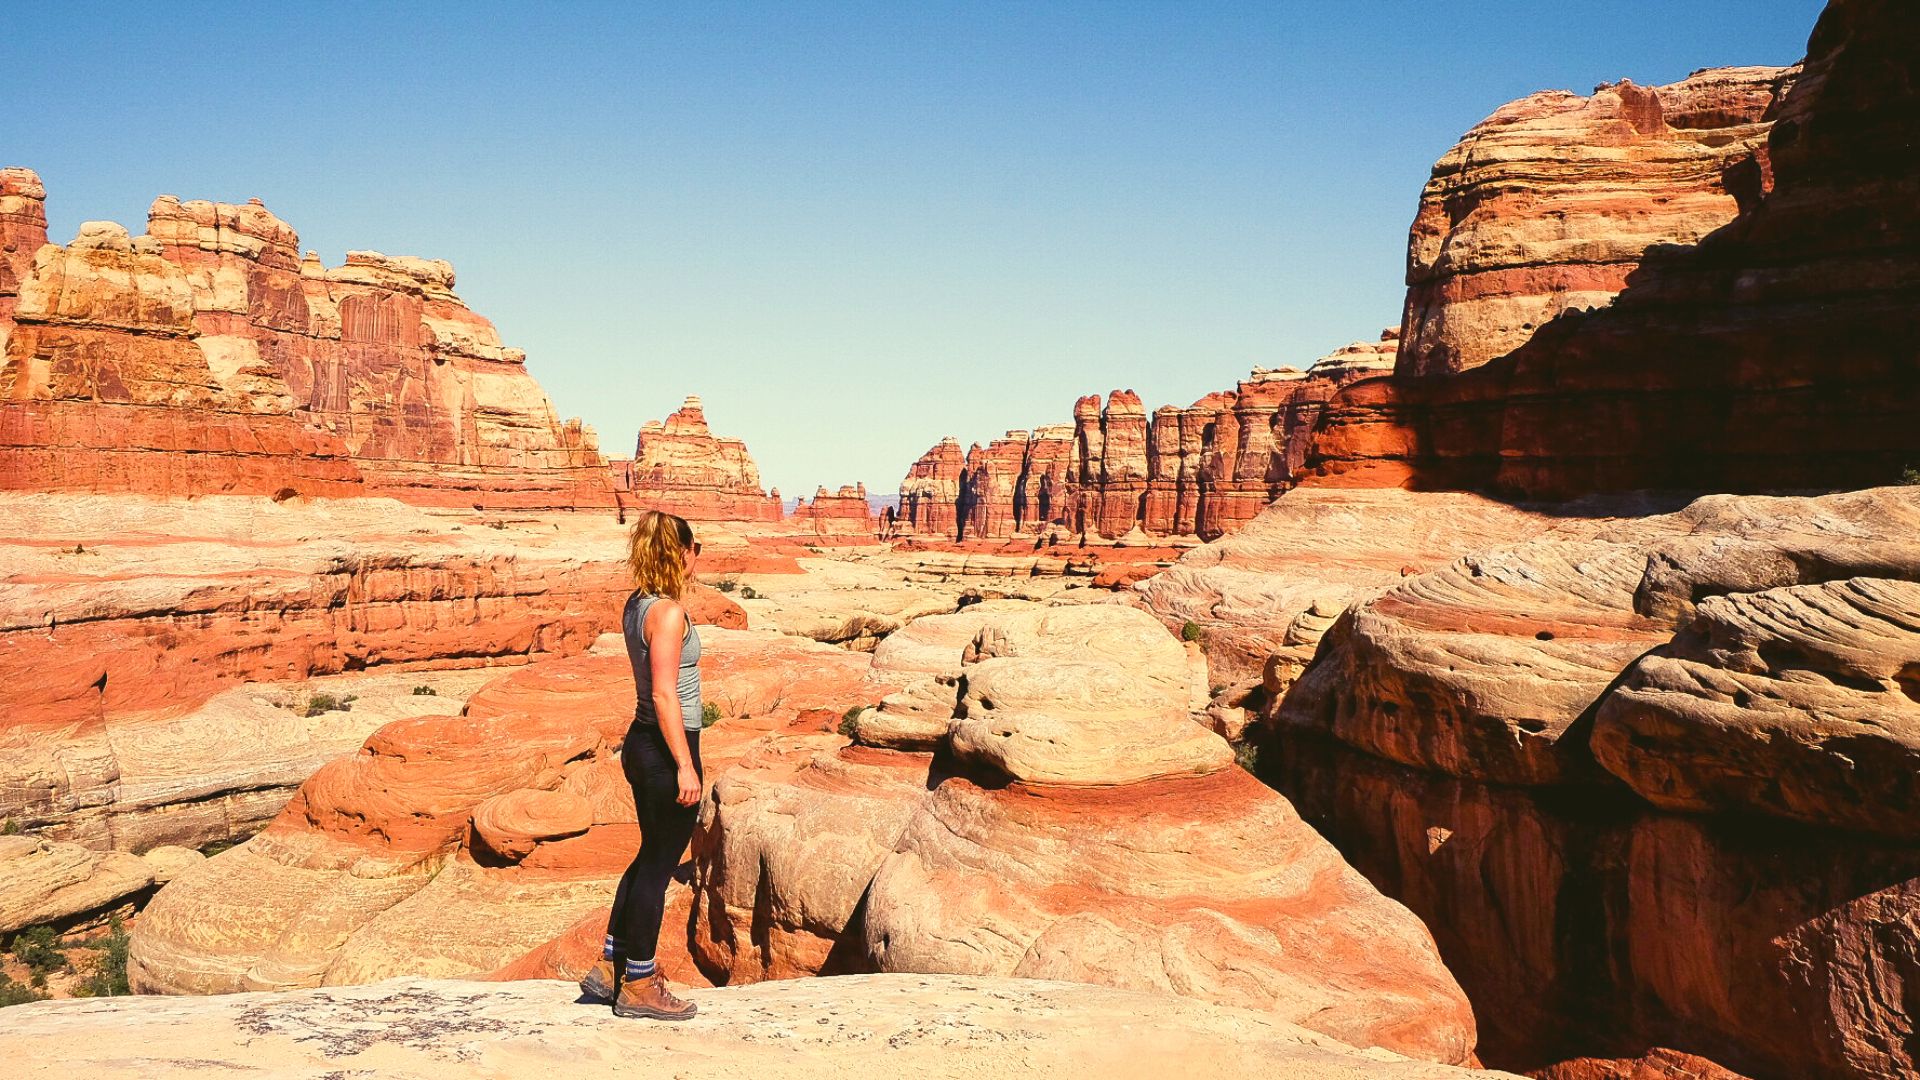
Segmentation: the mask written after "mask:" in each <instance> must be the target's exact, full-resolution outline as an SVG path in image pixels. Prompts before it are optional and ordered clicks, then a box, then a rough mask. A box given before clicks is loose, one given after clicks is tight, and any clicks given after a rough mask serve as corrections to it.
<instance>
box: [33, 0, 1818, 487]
mask: <svg viewBox="0 0 1920 1080" xmlns="http://www.w3.org/2000/svg"><path fill="white" fill-rule="evenodd" d="M1820 6H1821V5H1820V4H1819V3H1818V2H1817V0H1689V2H1687V3H1674V2H1671V0H1613V2H1610V3H1605V4H1595V3H1591V2H1586V0H1582V2H1578V3H1561V2H1555V0H1526V2H1506V0H1476V2H1464V0H1460V2H1454V0H1428V2H1399V0H1388V2H1377V3H1368V2H1364V0H1338V2H1301V3H1280V2H1273V3H1265V4H1250V5H1238V4H1226V3H1158V4H1136V3H1122V2H1117V0H1113V2H1099V3H1084V4H1081V3H1016V4H998V3H964V4H961V3H955V4H916V3H878V4H871V5H867V4H853V3H847V4H820V5H812V4H798V3H793V4H766V5H731V4H706V3H700V4H685V5H680V4H666V3H649V4H631V5H628V4H617V5H616V4H606V5H590V4H579V5H564V4H529V3H524V2H521V3H511V4H493V3H457V4H456V3H443V4H436V3H415V4H404V5H394V7H396V8H398V9H400V10H398V11H389V10H384V6H380V5H372V4H367V5H350V4H341V3H323V2H313V3H306V4H292V3H287V4H259V5H254V4H247V5H238V4H235V5H207V4H182V5H155V4H145V3H140V4H131V3H130V4H126V5H96V4H88V3H83V2H61V3H37V4H21V5H13V6H10V8H9V10H8V13H7V16H6V34H5V36H4V39H0V70H4V71H5V72H6V74H7V81H8V84H9V85H10V86H11V87H12V90H11V91H10V93H9V95H8V99H9V100H8V106H7V108H6V109H5V110H4V113H0V164H19V165H26V166H30V167H32V168H34V169H37V170H39V172H40V173H41V175H42V176H43V177H44V179H45V180H46V183H47V188H48V193H49V202H48V210H49V214H50V217H51V218H52V229H53V234H54V238H55V239H56V240H65V239H67V238H69V237H71V236H72V234H73V230H74V228H75V226H76V225H77V224H78V223H79V222H81V221H83V220H88V219H94V218H106V219H113V220H117V221H120V222H123V223H125V224H127V225H129V226H132V227H133V228H134V229H135V230H136V231H138V229H139V228H140V227H141V226H142V225H143V223H144V221H145V213H146V207H147V204H148V203H149V202H150V201H151V200H152V198H153V196H154V195H156V194H158V193H160V192H171V193H173V194H177V195H180V196H181V197H183V198H211V199H220V200H226V201H242V200H245V199H246V198H248V197H251V196H257V197H259V198H261V199H263V200H265V201H266V203H267V205H268V206H269V207H271V208H272V209H273V210H275V211H276V212H277V213H279V214H280V216H282V217H284V218H286V219H287V220H288V221H289V222H291V223H292V224H293V225H294V227H295V228H297V229H298V230H299V231H300V235H301V239H302V242H303V244H304V245H305V246H307V247H311V248H314V249H316V250H318V251H319V252H320V254H321V256H322V257H323V258H324V259H325V260H326V261H327V262H328V263H329V264H337V263H338V262H339V261H340V260H341V259H342V257H343V255H344V253H345V252H346V251H347V250H348V249H349V248H372V249H376V250H380V251H385V252H388V253H389V254H411V255H423V256H431V257H436V258H445V259H449V260H451V261H452V262H453V263H454V265H455V267H456V268H457V269H458V272H459V284H458V289H459V292H460V293H461V295H462V296H463V297H464V298H465V299H466V300H467V301H468V303H470V304H471V305H473V307H474V308H476V309H477V310H478V311H480V312H481V313H482V314H484V315H486V316H488V317H489V318H491V319H493V320H494V322H495V323H496V324H497V325H498V326H499V328H500V332H501V334H502V336H503V337H504V338H505V340H506V341H507V343H508V344H511V345H517V346H519V347H521V348H524V349H526V350H527V353H528V357H529V359H528V364H529V367H530V368H531V370H532V371H533V373H534V374H535V376H536V377H537V378H538V379H539V380H540V382H541V384H542V385H543V386H544V387H545V388H546V389H547V392H548V393H549V394H550V395H551V396H552V398H553V399H554V402H555V405H556V407H557V408H558V409H559V410H560V412H561V414H562V415H563V416H570V415H580V416H583V417H585V418H586V420H587V421H588V422H589V423H592V424H593V425H594V426H595V427H597V428H598V429H599V431H600V437H601V442H602V445H603V446H604V447H606V448H607V449H608V450H610V451H612V452H616V453H627V452H630V451H631V449H632V442H633V437H634V433H635V431H636V430H637V429H638V427H639V425H640V423H641V422H642V421H643V420H646V419H648V418H651V417H658V416H661V415H663V414H664V413H666V412H667V411H668V410H670V409H671V408H673V407H674V405H676V404H677V403H678V402H679V400H680V398H681V397H682V396H683V395H684V394H687V393H690V392H691V393H699V394H701V395H703V396H704V397H705V399H706V402H707V413H708V416H709V418H710V419H711V420H712V421H713V422H714V424H715V425H716V427H718V428H719V429H720V430H721V431H722V432H723V433H727V434H733V435H738V436H740V437H742V438H745V439H746V440H747V442H748V445H749V447H750V448H751V450H752V451H753V454H754V456H755V457H756V458H757V459H758V460H759V462H760V465H761V470H762V473H763V475H764V477H765V478H766V479H767V481H768V482H770V483H773V484H778V485H779V486H780V487H781V488H782V489H784V492H785V493H786V494H788V495H794V494H798V493H801V492H810V491H811V490H812V488H813V487H814V485H815V484H818V483H826V484H829V485H834V484H839V483H844V482H852V481H854V480H864V481H865V482H866V483H867V484H868V486H869V487H871V488H877V489H891V488H892V487H893V486H894V485H895V484H896V483H897V482H898V480H899V477H900V475H901V473H902V472H903V471H904V470H905V468H906V466H907V465H908V464H909V463H910V462H911V461H912V459H913V458H914V457H915V456H917V455H918V454H919V453H920V452H921V451H922V450H924V449H925V448H926V447H927V446H928V445H930V444H932V443H933V442H934V441H935V440H936V439H937V438H939V437H940V436H941V435H944V434H953V435H957V436H959V437H960V439H961V441H962V443H963V444H964V443H967V442H971V441H974V440H980V441H985V440H986V439H987V438H989V437H991V436H994V435H997V434H999V433H1000V432H1001V431H1002V430H1004V429H1006V428H1009V427H1029V426H1033V425H1036V424H1040V423H1052V422H1060V421H1064V420H1066V419H1068V417H1069V413H1070V408H1071V406H1072V403H1073V399H1074V398H1075V397H1076V396H1078V395H1080V394H1083V393H1091V392H1105V391H1107V390H1109V389H1113V388H1116V387H1132V388H1134V389H1136V390H1138V391H1140V393H1141V394H1142V396H1143V397H1145V399H1146V400H1147V402H1148V403H1149V406H1154V405H1159V404H1164V403H1167V402H1174V403H1177V404H1185V403H1187V402H1189V401H1191V400H1193V399H1194V398H1197V397H1199V396H1200V395H1202V394H1203V393H1205V392H1207V391H1209V390H1215V389H1223V388H1227V387H1230V386H1231V385H1232V384H1233V382H1234V381H1235V380H1236V379H1237V378H1239V377H1241V376H1242V375H1243V374H1244V373H1245V372H1246V371H1247V370H1248V369H1249V368H1251V367H1253V366H1255V365H1264V366H1275V365H1279V364H1285V363H1293V364H1304V363H1305V362H1307V361H1310V360H1312V359H1314V358H1315V357H1317V356H1320V355H1322V354H1324V353H1325V352H1327V351H1329V350H1330V349H1332V348H1334V347H1335V346H1338V345H1340V344H1342V343H1344V342H1347V341H1350V340H1353V339H1355V338H1358V337H1371V336H1373V335H1374V334H1376V333H1377V332H1378V331H1379V330H1380V328H1381V327H1383V326H1386V325H1388V324H1391V323H1395V322H1397V321H1398V319H1399V309H1400V299H1401V275H1402V272H1403V259H1404V245H1405V236H1406V227H1407V225H1408V223H1409V221H1410V220H1411V218H1412V215H1413V210H1414V205H1415V201H1416V199H1417V197H1418V195H1419V191H1420V186H1421V184H1422V182H1423V181H1424V180H1425V178H1426V175H1427V171H1428V169H1429V167H1430V166H1431V165H1432V163H1433V161H1434V159H1435V158H1436V157H1438V156H1439V155H1440V154H1441V153H1443V152H1444V151H1445V150H1446V149H1447V148H1448V147H1449V146H1450V145H1452V143H1453V142H1454V140H1455V139H1457V138H1458V137H1459V135H1460V134H1461V133H1462V132H1463V131H1464V130H1465V129H1467V128H1468V127H1470V126H1471V125H1472V124H1473V123H1475V122H1476V121H1478V120H1479V119H1480V118H1481V117H1483V116H1485V115H1486V114H1487V113H1489V112H1491V111H1492V110H1493V109H1494V108H1496V107H1497V106H1499V105H1500V104H1502V103H1503V102H1506V101H1508V100H1510V99H1513V98H1515V97H1519V96H1521V95H1524V94H1526V93H1529V92H1531V91H1533V90H1537V89H1546V88H1567V89H1573V90H1578V91H1581V92H1586V91H1588V90H1590V89H1591V88H1592V87H1593V86H1594V85H1595V84H1596V83H1600V82H1607V81H1612V80H1615V79H1618V78H1620V77H1622V76H1625V77H1630V78H1632V79H1634V80H1635V81H1637V82H1642V83H1660V82H1669V81H1672V80H1675V79H1679V78H1682V77H1684V76H1685V75H1686V74H1687V73H1688V72H1690V71H1692V70H1693V69H1696V68H1700V67H1707V66H1714V65H1722V64H1745V63H1765V64H1785V63H1791V62H1793V61H1795V60H1797V59H1799V58H1800V55H1801V53H1802V52H1803V51H1804V48H1805V44H1806V38H1807V33H1808V31H1809V30H1810V29H1811V28H1812V26H1813V22H1814V18H1815V16H1816V15H1817V14H1818V12H1819V9H1820Z"/></svg>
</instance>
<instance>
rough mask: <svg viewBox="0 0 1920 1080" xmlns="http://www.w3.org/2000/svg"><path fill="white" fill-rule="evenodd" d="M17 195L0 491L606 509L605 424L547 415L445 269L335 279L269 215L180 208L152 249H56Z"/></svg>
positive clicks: (400, 262)
mask: <svg viewBox="0 0 1920 1080" xmlns="http://www.w3.org/2000/svg"><path fill="white" fill-rule="evenodd" d="M3 186H4V194H0V222H3V223H4V224H3V227H4V229H5V237H4V241H5V242H4V244H0V246H4V247H5V248H6V249H7V251H8V256H7V258H6V259H5V260H4V261H5V262H6V263H7V270H6V271H5V273H4V275H0V294H4V296H5V298H4V300H0V320H4V324H5V325H4V327H0V329H5V330H6V333H5V335H4V336H5V340H6V354H5V357H4V359H3V360H0V402H4V404H0V454H4V457H3V458H0V460H4V462H5V464H6V466H7V467H6V468H5V469H4V470H0V476H4V477H5V486H6V487H9V488H13V489H15V490H58V491H95V492H140V493H146V494H156V495H202V494H210V493H234V494H261V495H273V494H279V493H283V492H284V493H287V494H293V493H297V494H301V495H308V496H338V495H343V494H355V493H363V494H375V495H392V496H395V497H399V498H402V499H406V500H408V501H411V502H416V503H424V504H430V505H451V506H469V505H481V506H512V507H522V508H561V507H581V506H607V505H610V504H611V502H612V499H611V493H610V492H609V490H608V486H607V483H606V478H605V475H604V468H603V465H602V463H601V460H600V458H599V455H598V452H597V449H596V444H595V439H594V435H593V432H592V431H591V430H589V429H587V428H584V427H583V426H582V425H581V424H580V422H579V421H578V420H569V421H565V422H562V421H561V420H560V419H559V418H558V417H557V416H556V415H555V414H554V411H553V407H552V405H551V404H550V403H549V402H548V400H547V398H546V395H545V394H544V393H542V392H541V390H540V388H539V386H538V385H536V384H535V383H534V381H533V379H532V378H531V377H530V376H529V375H528V374H527V373H526V368H525V357H524V355H523V354H521V353H520V352H519V350H516V349H508V348H505V347H503V346H502V345H501V343H500V340H499V337H498V335H497V334H496V333H495V332H494V329H493V327H492V325H491V324H490V323H488V322H487V321H486V320H485V319H483V318H481V317H480V316H479V315H477V314H475V313H474V312H472V311H471V310H469V309H468V308H467V307H466V306H465V305H463V304H462V303H461V302H460V300H459V298H458V297H457V296H455V295H454V293H453V281H454V276H453V268H452V267H451V266H449V265H447V264H446V263H444V262H438V261H429V260H424V259H411V258H396V257H388V256H385V255H380V254H378V253H376V252H352V253H349V255H348V257H347V262H346V264H345V265H344V266H340V267H336V268H332V269H328V268H326V267H323V266H322V265H321V264H320V262H319V261H318V260H317V259H315V258H313V257H311V256H308V257H307V258H304V259H303V258H302V257H301V256H300V255H299V237H298V236H297V235H296V234H295V233H294V231H293V229H292V228H291V227H290V226H288V225H287V224H286V223H285V222H284V221H281V220H280V219H279V218H277V217H275V216H274V215H273V214H272V213H271V212H269V211H268V210H267V209H266V208H265V207H264V206H261V205H260V204H259V203H258V202H257V201H256V202H253V203H249V204H247V205H244V206H233V205H228V204H224V203H210V202H202V201H189V202H182V201H180V200H179V199H176V198H174V197H173V196H162V197H160V198H159V199H157V200H155V201H154V203H153V206H152V208H151V209H150V211H149V214H148V223H147V234H146V235H144V236H140V237H129V236H128V235H127V233H126V230H125V229H122V228H120V227H119V226H117V225H113V224H111V223H107V222H90V223H88V224H87V225H85V226H83V227H82V228H81V230H80V234H79V235H78V236H77V237H76V238H75V239H74V241H73V242H72V243H71V244H69V245H67V246H65V247H60V246H57V245H46V246H42V245H43V244H44V241H45V239H46V236H45V216H44V211H43V210H42V209H40V207H39V200H41V199H43V198H44V191H43V190H42V189H41V188H40V187H39V184H38V181H37V179H35V178H33V177H32V174H31V173H28V172H26V170H12V171H10V172H9V179H8V180H6V181H5V183H4V185H3ZM36 241H37V242H36ZM29 258H30V259H31V264H30V265H29V264H28V263H27V260H28V259H29Z"/></svg>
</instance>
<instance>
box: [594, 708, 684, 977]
mask: <svg viewBox="0 0 1920 1080" xmlns="http://www.w3.org/2000/svg"><path fill="white" fill-rule="evenodd" d="M687 749H689V750H691V751H693V768H694V771H695V772H700V773H701V775H702V776H704V775H705V773H704V772H703V771H702V770H701V766H700V733H699V732H697V731H689V732H687ZM620 768H621V771H623V772H625V773H626V774H627V783H628V784H630V785H632V786H633V805H634V809H636V810H638V811H639V817H640V853H639V854H637V855H635V856H634V857H633V864H632V865H630V866H628V867H627V872H626V873H624V874H622V875H620V889H619V891H617V892H615V893H614V894H613V914H612V916H611V918H609V919H608V920H607V935H608V936H609V937H611V938H613V940H614V943H615V945H616V947H617V955H615V956H614V964H615V966H616V968H617V967H618V966H619V965H620V964H623V963H625V962H626V961H627V959H628V958H630V957H631V958H634V959H638V960H651V959H653V957H654V951H655V950H656V949H657V948H658V947H659V944H660V920H661V918H662V917H663V915H664V914H665V911H666V903H667V882H668V881H670V880H672V878H673V871H674V869H675V868H676V867H678V866H679V865H680V856H681V855H682V854H684V853H685V852H686V850H687V841H688V840H690V839H692V837H693V826H694V824H695V822H697V821H698V820H699V818H700V807H699V806H698V805H697V804H696V805H694V806H681V805H680V802H679V797H680V766H678V765H676V764H674V761H673V752H672V751H670V750H668V749H667V737H666V736H665V735H662V734H661V733H660V725H658V724H656V723H653V722H651V721H644V720H643V721H638V722H636V723H635V724H634V725H633V726H632V727H630V728H628V729H627V738H626V741H625V742H624V743H622V744H621V746H620Z"/></svg>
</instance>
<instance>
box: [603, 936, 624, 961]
mask: <svg viewBox="0 0 1920 1080" xmlns="http://www.w3.org/2000/svg"><path fill="white" fill-rule="evenodd" d="M619 955H620V943H619V942H618V941H615V940H613V935H612V934H608V935H607V938H606V940H605V941H604V942H602V943H601V945H600V959H602V960H606V961H608V962H611V961H612V960H613V958H614V957H616V956H619Z"/></svg>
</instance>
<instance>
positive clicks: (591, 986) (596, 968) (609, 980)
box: [580, 960, 620, 1004]
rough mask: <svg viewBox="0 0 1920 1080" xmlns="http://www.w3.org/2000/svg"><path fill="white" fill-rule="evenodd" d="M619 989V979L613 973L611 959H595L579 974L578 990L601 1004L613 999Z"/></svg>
mask: <svg viewBox="0 0 1920 1080" xmlns="http://www.w3.org/2000/svg"><path fill="white" fill-rule="evenodd" d="M619 989H620V980H619V978H618V977H616V976H615V975H614V973H613V961H611V960H601V961H597V962H596V963H595V964H594V965H593V966H592V967H590V968H588V969H587V973H586V974H585V975H582V976H580V992H581V993H582V994H585V995H586V996H588V997H590V998H592V999H593V1000H595V1001H598V1002H600V1003H602V1004H605V1003H606V1002H609V1001H612V1000H613V995H614V994H616V993H618V992H619Z"/></svg>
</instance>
